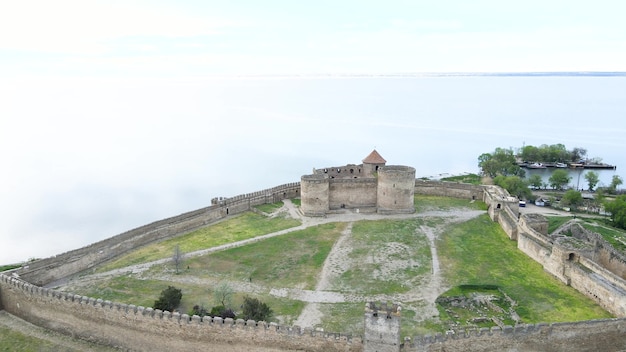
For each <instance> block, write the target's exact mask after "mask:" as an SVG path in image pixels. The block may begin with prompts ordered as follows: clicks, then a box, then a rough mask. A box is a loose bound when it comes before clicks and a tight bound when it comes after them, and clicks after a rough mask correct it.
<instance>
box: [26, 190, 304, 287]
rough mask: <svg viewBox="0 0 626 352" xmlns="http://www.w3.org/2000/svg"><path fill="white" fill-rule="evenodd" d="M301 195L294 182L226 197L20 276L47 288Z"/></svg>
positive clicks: (63, 256) (38, 263)
mask: <svg viewBox="0 0 626 352" xmlns="http://www.w3.org/2000/svg"><path fill="white" fill-rule="evenodd" d="M299 193H300V183H299V182H294V183H288V184H284V185H280V186H277V187H273V188H269V189H266V190H263V191H258V192H254V193H249V194H244V195H239V196H236V197H232V198H223V199H221V200H220V201H219V202H218V204H215V205H212V206H210V207H205V208H201V209H198V210H194V211H190V212H187V213H183V214H180V215H177V216H173V217H170V218H166V219H163V220H159V221H155V222H153V223H150V224H148V225H144V226H141V227H138V228H136V229H133V230H130V231H127V232H124V233H122V234H119V235H117V236H113V237H110V238H107V239H105V240H102V241H99V242H96V243H93V244H91V245H88V246H86V247H83V248H79V249H75V250H72V251H69V252H66V253H62V254H59V255H56V256H54V257H50V258H45V259H40V260H37V261H34V262H30V263H28V265H26V266H24V267H23V268H21V269H19V270H18V273H19V274H20V276H21V277H22V278H23V279H25V280H27V281H28V282H31V283H33V284H36V285H39V286H44V285H46V284H48V283H50V282H54V281H56V280H59V279H61V278H63V277H66V276H69V275H72V274H75V273H78V272H81V271H83V270H86V269H89V268H91V267H93V266H95V265H98V264H100V263H103V262H105V261H108V260H111V259H113V258H116V257H118V256H120V255H122V254H124V253H127V252H129V251H131V250H134V249H135V248H139V247H142V246H145V245H147V244H150V243H152V242H156V241H160V240H164V239H168V238H171V237H174V236H178V235H182V234H185V233H188V232H190V231H194V230H196V229H198V228H201V227H204V226H207V225H209V224H211V223H213V222H215V221H217V220H220V219H223V218H225V217H226V216H228V215H234V214H238V213H242V212H244V211H247V210H249V209H250V207H251V206H255V205H259V204H265V203H273V202H277V201H280V200H282V199H285V198H292V197H296V196H298V195H299Z"/></svg>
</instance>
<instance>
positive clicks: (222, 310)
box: [209, 306, 237, 319]
mask: <svg viewBox="0 0 626 352" xmlns="http://www.w3.org/2000/svg"><path fill="white" fill-rule="evenodd" d="M209 315H210V316H212V317H222V318H224V319H225V318H233V319H237V314H235V312H234V311H233V310H232V309H231V308H226V307H224V306H215V307H213V308H211V313H209Z"/></svg>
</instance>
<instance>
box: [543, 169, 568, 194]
mask: <svg viewBox="0 0 626 352" xmlns="http://www.w3.org/2000/svg"><path fill="white" fill-rule="evenodd" d="M571 179H572V178H571V177H569V175H568V174H567V171H565V170H554V172H553V173H552V175H550V179H548V181H549V182H550V186H552V188H554V189H558V190H559V191H560V190H563V187H564V186H565V185H567V184H568V183H569V181H570V180H571Z"/></svg>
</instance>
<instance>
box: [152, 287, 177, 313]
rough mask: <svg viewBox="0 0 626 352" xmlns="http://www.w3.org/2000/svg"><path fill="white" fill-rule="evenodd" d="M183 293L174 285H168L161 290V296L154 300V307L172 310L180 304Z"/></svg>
mask: <svg viewBox="0 0 626 352" xmlns="http://www.w3.org/2000/svg"><path fill="white" fill-rule="evenodd" d="M182 298H183V293H182V292H181V290H180V289H178V288H176V287H174V286H168V287H167V288H166V289H165V290H163V291H162V292H161V297H159V299H158V300H156V301H154V308H155V309H160V310H167V311H170V312H171V311H173V310H174V309H175V308H176V307H178V305H179V304H180V300H181V299H182Z"/></svg>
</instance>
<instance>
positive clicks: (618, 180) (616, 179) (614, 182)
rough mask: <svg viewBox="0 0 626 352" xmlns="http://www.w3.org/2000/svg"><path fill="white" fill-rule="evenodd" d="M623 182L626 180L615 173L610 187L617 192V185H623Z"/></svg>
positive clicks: (613, 191)
mask: <svg viewBox="0 0 626 352" xmlns="http://www.w3.org/2000/svg"><path fill="white" fill-rule="evenodd" d="M622 183H624V181H623V180H622V178H621V177H620V176H619V175H613V178H612V179H611V185H610V186H609V189H610V190H611V192H612V193H615V192H617V186H619V185H621V184H622Z"/></svg>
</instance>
